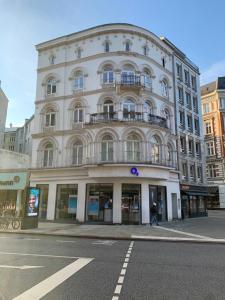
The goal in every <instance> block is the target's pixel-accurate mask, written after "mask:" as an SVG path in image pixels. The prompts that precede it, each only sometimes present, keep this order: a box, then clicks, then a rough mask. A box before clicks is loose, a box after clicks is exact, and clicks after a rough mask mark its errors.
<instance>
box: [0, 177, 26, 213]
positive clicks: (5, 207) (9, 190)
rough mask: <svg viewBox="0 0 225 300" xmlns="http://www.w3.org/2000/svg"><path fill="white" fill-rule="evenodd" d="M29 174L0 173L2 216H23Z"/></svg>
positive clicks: (0, 207) (0, 209)
mask: <svg viewBox="0 0 225 300" xmlns="http://www.w3.org/2000/svg"><path fill="white" fill-rule="evenodd" d="M27 180H28V175H27V172H0V214H1V215H2V216H4V215H11V216H15V215H17V216H21V215H22V210H23V201H24V199H25V197H26V190H25V188H26V186H27Z"/></svg>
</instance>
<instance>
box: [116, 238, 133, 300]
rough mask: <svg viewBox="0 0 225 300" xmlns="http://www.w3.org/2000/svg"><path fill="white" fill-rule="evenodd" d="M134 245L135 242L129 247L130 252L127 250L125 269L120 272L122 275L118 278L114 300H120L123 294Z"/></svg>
mask: <svg viewBox="0 0 225 300" xmlns="http://www.w3.org/2000/svg"><path fill="white" fill-rule="evenodd" d="M133 245H134V242H133V241H132V242H131V243H130V245H129V248H128V250H127V253H126V257H125V259H124V263H123V267H122V269H121V271H120V275H119V278H118V281H117V285H116V288H115V291H114V295H113V297H112V300H119V295H120V293H121V290H122V287H123V284H124V278H125V275H126V271H127V267H128V263H129V258H130V255H131V252H132V249H133Z"/></svg>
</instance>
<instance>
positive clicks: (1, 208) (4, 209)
mask: <svg viewBox="0 0 225 300" xmlns="http://www.w3.org/2000/svg"><path fill="white" fill-rule="evenodd" d="M16 198H17V191H16V190H0V214H1V216H4V215H15V212H16Z"/></svg>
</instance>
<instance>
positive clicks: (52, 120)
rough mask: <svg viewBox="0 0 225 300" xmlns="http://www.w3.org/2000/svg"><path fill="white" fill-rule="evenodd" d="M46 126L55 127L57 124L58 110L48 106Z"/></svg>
mask: <svg viewBox="0 0 225 300" xmlns="http://www.w3.org/2000/svg"><path fill="white" fill-rule="evenodd" d="M44 125H45V127H54V126H55V125H56V111H55V110H54V109H53V108H51V107H50V108H47V109H46V111H45V122H44Z"/></svg>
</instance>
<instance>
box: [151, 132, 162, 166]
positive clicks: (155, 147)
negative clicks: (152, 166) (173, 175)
mask: <svg viewBox="0 0 225 300" xmlns="http://www.w3.org/2000/svg"><path fill="white" fill-rule="evenodd" d="M150 142H151V157H152V162H153V163H159V162H160V160H161V157H162V145H161V140H160V138H159V137H158V136H157V135H153V136H152V137H151V141H150Z"/></svg>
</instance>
